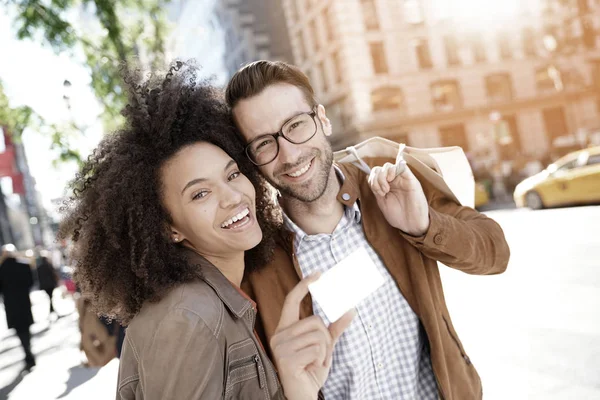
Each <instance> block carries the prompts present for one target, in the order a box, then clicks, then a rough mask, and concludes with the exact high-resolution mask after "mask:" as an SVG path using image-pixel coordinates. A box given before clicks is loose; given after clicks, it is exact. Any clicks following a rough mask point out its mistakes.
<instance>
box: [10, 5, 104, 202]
mask: <svg viewBox="0 0 600 400" xmlns="http://www.w3.org/2000/svg"><path fill="white" fill-rule="evenodd" d="M11 23H12V20H11V18H10V17H9V16H8V15H7V10H6V9H5V8H3V7H0V57H1V58H0V79H1V80H2V82H3V84H4V89H5V91H6V94H7V95H8V97H9V99H10V104H11V107H16V106H19V105H28V106H30V107H32V108H33V109H34V110H35V111H36V112H37V113H38V114H40V115H41V116H42V117H43V118H44V119H45V120H47V121H48V122H51V123H58V124H60V123H61V122H67V121H69V119H70V118H69V111H68V109H67V105H66V102H65V101H64V100H63V95H65V89H64V87H63V82H64V80H65V79H68V80H69V81H70V82H71V83H72V86H71V88H70V90H69V93H68V96H69V97H70V98H71V105H72V113H73V116H74V119H75V121H76V122H77V123H78V125H79V126H88V127H89V128H88V129H87V131H86V132H85V135H81V136H78V137H77V139H76V140H74V147H75V148H76V149H78V150H79V151H81V152H82V155H83V156H87V154H89V153H90V152H91V150H92V149H93V148H94V147H95V146H96V145H97V143H98V141H99V140H100V138H101V137H102V126H101V123H100V121H99V120H98V118H97V117H98V115H99V114H100V112H101V107H100V106H99V104H98V102H97V101H96V99H95V97H94V94H93V92H92V90H91V89H90V87H89V82H90V78H89V74H88V73H87V72H86V70H85V69H84V68H83V67H82V66H81V65H79V64H77V63H75V62H74V61H73V60H72V59H71V58H70V57H69V56H68V55H66V54H63V55H56V54H55V53H54V52H53V50H52V49H50V48H49V46H47V47H45V46H42V45H41V44H38V43H33V42H31V41H19V40H17V39H16V38H15V37H14V34H13V32H12V27H11ZM23 144H24V146H25V152H26V155H27V159H28V163H29V168H30V172H31V174H32V175H33V177H34V178H35V180H36V182H37V190H38V191H39V192H40V193H41V196H42V202H43V205H44V206H45V207H46V208H47V209H51V208H52V205H51V202H50V201H51V200H52V199H55V198H59V197H62V196H63V195H64V188H65V187H66V184H67V183H68V182H69V181H70V180H71V179H72V178H73V177H74V176H75V173H76V171H77V168H76V166H75V165H67V164H63V165H60V166H58V167H54V166H53V165H52V161H53V159H55V156H54V155H53V154H52V152H51V151H50V139H49V138H47V137H45V136H44V135H42V134H40V133H38V132H34V131H31V130H26V131H25V133H24V135H23Z"/></svg>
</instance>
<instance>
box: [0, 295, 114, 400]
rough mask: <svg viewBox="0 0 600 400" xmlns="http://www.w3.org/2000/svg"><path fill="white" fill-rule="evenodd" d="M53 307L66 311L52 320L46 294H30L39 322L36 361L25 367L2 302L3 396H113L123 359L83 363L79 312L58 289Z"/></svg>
mask: <svg viewBox="0 0 600 400" xmlns="http://www.w3.org/2000/svg"><path fill="white" fill-rule="evenodd" d="M54 299H55V303H54V304H55V307H56V309H57V311H58V312H59V313H60V314H61V315H63V317H62V318H60V319H58V320H57V321H55V322H52V323H50V322H49V321H48V308H49V304H48V297H47V296H46V294H45V293H44V292H40V291H36V292H32V293H31V300H32V305H33V306H32V311H33V316H34V321H36V323H35V324H34V325H33V326H32V327H31V332H32V335H33V338H32V350H33V353H34V354H35V356H36V362H37V366H36V367H35V368H34V369H33V370H32V371H31V372H30V373H26V372H23V373H22V372H21V371H22V368H23V365H24V364H23V351H22V349H21V346H20V342H19V339H18V338H17V337H16V336H15V334H14V331H12V330H8V329H7V327H6V321H5V318H4V307H3V306H0V400H32V399H36V400H54V399H67V400H75V399H86V400H87V399H90V400H94V399H113V398H114V397H115V393H116V383H117V382H116V381H117V372H118V368H119V361H118V360H116V359H115V360H113V361H112V362H111V363H109V364H108V365H107V366H106V367H104V368H102V369H98V368H85V367H83V366H81V362H82V360H83V356H82V355H81V353H80V351H79V340H80V335H79V327H78V324H77V323H78V317H77V313H76V312H75V306H74V302H73V300H72V299H71V298H70V297H67V298H64V299H63V298H62V297H61V295H60V291H59V290H56V291H55V293H54Z"/></svg>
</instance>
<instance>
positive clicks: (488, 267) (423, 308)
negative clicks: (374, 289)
mask: <svg viewBox="0 0 600 400" xmlns="http://www.w3.org/2000/svg"><path fill="white" fill-rule="evenodd" d="M365 161H366V162H367V164H369V166H371V167H373V166H375V165H383V164H384V163H385V162H392V163H394V162H395V160H388V159H383V158H374V159H365ZM339 167H340V168H341V170H342V172H343V173H344V175H345V177H346V179H345V181H344V183H343V185H342V188H341V190H340V192H339V194H338V201H339V202H340V203H342V204H344V205H346V206H351V205H352V204H354V202H356V201H357V200H358V201H359V205H360V208H361V212H362V224H363V228H364V232H365V235H366V238H367V240H368V241H369V243H370V244H371V245H372V246H373V248H374V249H375V250H376V251H377V252H378V253H379V255H380V257H381V258H382V260H383V262H384V264H385V265H386V267H387V268H388V270H389V271H390V274H391V275H392V277H393V279H394V280H395V281H396V283H397V285H398V288H399V290H400V291H401V292H402V294H403V295H404V297H405V298H406V300H407V301H408V303H409V304H410V306H411V307H412V309H413V310H414V312H415V313H416V314H417V315H418V316H419V318H420V320H421V322H422V324H423V326H424V328H425V331H426V332H427V336H428V339H429V343H430V347H431V360H432V365H433V370H434V373H435V376H436V379H437V383H438V388H439V391H440V396H441V397H442V398H443V399H445V400H471V399H481V398H482V388H481V381H480V379H479V376H478V374H477V371H476V370H475V367H474V366H473V364H472V363H471V361H470V359H469V357H468V355H467V353H466V352H465V349H464V348H463V345H462V344H461V342H460V340H459V339H458V335H457V334H456V331H455V330H454V327H453V326H452V321H451V319H450V315H449V313H448V309H447V308H446V302H445V300H444V293H443V289H442V282H441V280H440V274H439V270H438V265H437V263H436V260H439V261H441V262H443V263H444V264H446V265H448V266H449V267H451V268H455V269H458V270H460V271H463V272H466V273H468V274H477V275H486V274H487V275H491V274H499V273H502V272H504V270H505V269H506V266H507V264H508V259H509V255H510V251H509V248H508V245H507V243H506V240H505V238H504V233H503V232H502V229H501V228H500V226H499V225H498V224H497V223H496V222H494V221H493V220H491V219H490V218H488V217H486V216H485V215H483V214H480V213H478V212H477V211H475V210H473V209H471V208H468V207H461V206H459V205H458V204H456V203H454V202H452V201H451V200H449V199H448V198H446V197H444V196H443V195H441V193H440V192H439V191H437V190H436V189H434V188H433V187H432V186H431V185H430V184H428V182H426V181H424V180H423V179H421V178H420V177H419V176H418V175H417V178H419V179H420V181H421V183H422V186H423V189H424V191H425V195H426V197H427V199H428V201H429V205H430V208H429V216H430V227H429V230H428V232H427V233H426V234H425V235H424V236H423V237H418V238H415V237H411V236H409V235H406V234H404V233H403V232H400V231H399V230H397V229H395V228H393V227H392V226H390V225H389V224H388V223H387V221H386V220H385V218H384V216H383V214H382V213H381V211H380V209H379V207H378V205H377V202H376V199H375V197H374V195H373V193H372V192H371V189H370V188H369V185H368V183H367V176H366V175H365V173H364V172H362V171H361V170H359V169H358V168H357V167H355V166H353V165H350V164H340V165H339ZM415 175H416V174H415ZM344 198H346V199H347V200H344ZM281 239H282V240H281V242H280V246H279V247H278V248H277V249H276V251H275V258H274V260H273V261H272V262H271V263H270V264H269V265H267V266H266V267H265V268H263V269H261V270H259V271H257V272H254V273H252V274H251V275H249V276H248V277H247V278H246V279H245V281H244V282H243V285H242V287H243V288H244V290H245V291H246V293H248V294H250V296H251V297H252V298H253V299H254V300H256V302H257V303H258V310H259V314H258V315H259V320H258V321H257V330H258V332H259V334H260V335H261V336H262V338H263V341H264V343H269V341H270V339H271V336H272V335H273V333H274V331H275V327H276V326H277V323H278V321H279V315H280V314H281V309H282V307H283V301H284V299H285V296H286V295H287V294H288V292H289V291H290V290H291V289H292V288H293V287H294V286H295V285H296V284H297V283H298V281H299V279H300V278H299V274H300V272H299V271H300V269H299V267H298V263H297V260H296V257H295V256H294V250H293V235H292V234H291V233H288V232H285V233H283V234H282V238H281ZM312 313H313V311H312V300H311V298H310V296H307V297H306V298H305V299H304V301H303V303H302V307H301V310H300V316H301V317H302V318H305V317H307V316H310V315H312ZM334 367H335V366H334Z"/></svg>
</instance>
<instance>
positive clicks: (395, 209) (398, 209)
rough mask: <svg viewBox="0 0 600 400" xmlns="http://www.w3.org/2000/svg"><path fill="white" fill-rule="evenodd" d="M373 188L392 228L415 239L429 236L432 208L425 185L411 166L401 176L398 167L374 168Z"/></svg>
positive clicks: (388, 165)
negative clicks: (430, 211)
mask: <svg viewBox="0 0 600 400" xmlns="http://www.w3.org/2000/svg"><path fill="white" fill-rule="evenodd" d="M402 162H403V161H402ZM369 185H370V186H371V190H372V191H373V193H374V194H375V198H376V199H377V204H378V205H379V209H380V210H381V212H382V213H383V215H384V217H385V219H386V220H387V221H388V223H389V224H390V225H391V226H393V227H394V228H397V229H400V230H401V231H403V232H405V233H408V234H409V235H412V236H422V235H424V234H425V233H427V230H428V229H429V204H428V203H427V199H426V198H425V193H424V192H423V188H422V187H421V183H420V182H419V180H418V179H417V177H415V175H414V174H413V173H412V171H411V170H410V168H408V166H407V165H405V166H404V171H403V172H402V173H401V174H400V175H398V176H396V166H395V165H394V164H391V163H385V164H384V165H383V167H374V168H373V169H372V170H371V174H370V175H369Z"/></svg>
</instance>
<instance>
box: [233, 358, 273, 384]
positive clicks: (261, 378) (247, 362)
mask: <svg viewBox="0 0 600 400" xmlns="http://www.w3.org/2000/svg"><path fill="white" fill-rule="evenodd" d="M252 364H254V365H256V372H257V373H258V383H259V385H260V388H261V389H262V388H264V387H265V374H264V368H263V366H262V364H261V363H260V357H259V356H258V354H255V355H253V356H252V358H250V359H246V360H241V361H238V362H236V363H234V364H231V367H230V369H232V370H233V369H238V368H243V367H248V366H250V365H252Z"/></svg>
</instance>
